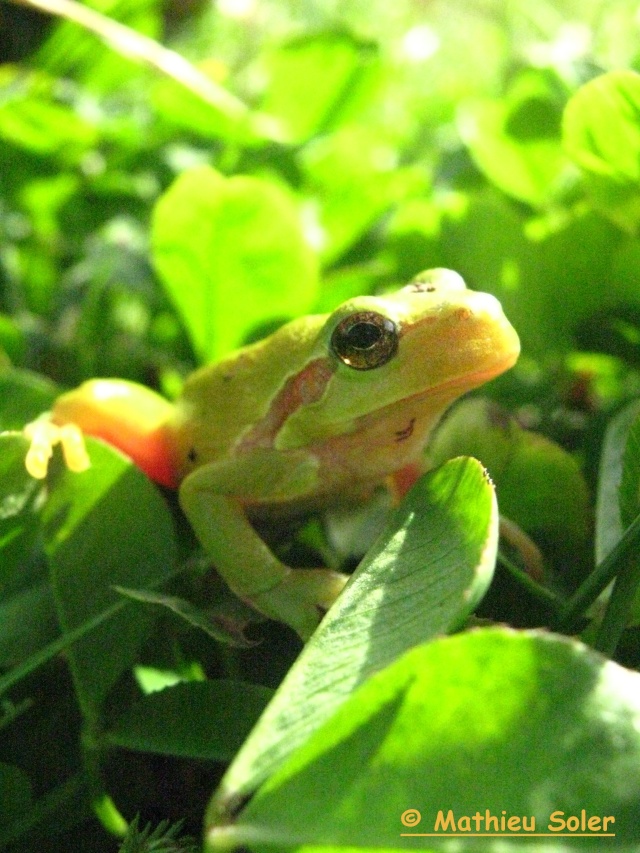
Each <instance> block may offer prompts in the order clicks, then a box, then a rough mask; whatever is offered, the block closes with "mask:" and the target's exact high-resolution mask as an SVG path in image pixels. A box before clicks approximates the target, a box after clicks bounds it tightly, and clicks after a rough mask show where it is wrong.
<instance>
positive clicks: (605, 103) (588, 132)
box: [563, 70, 640, 233]
mask: <svg viewBox="0 0 640 853" xmlns="http://www.w3.org/2000/svg"><path fill="white" fill-rule="evenodd" d="M563 141H564V147H565V149H566V151H567V153H568V154H569V156H570V157H571V158H572V159H573V160H574V162H575V163H576V164H577V165H578V166H579V167H580V168H581V170H582V172H583V174H584V176H585V180H586V183H587V187H588V188H589V191H590V193H591V196H592V198H593V202H594V204H595V205H596V207H597V208H598V209H599V210H601V211H602V212H603V213H604V214H605V215H606V216H608V217H609V218H610V219H611V220H612V221H613V222H615V223H616V224H617V225H618V226H619V227H621V228H623V229H624V230H626V231H629V232H630V233H635V232H636V231H637V228H638V225H639V224H640V75H639V74H636V73H635V72H633V71H623V70H618V71H611V72H609V73H608V74H603V75H601V76H600V77H596V78H595V79H594V80H591V81H590V82H589V83H586V84H585V85H584V86H582V88H580V89H578V91H577V92H576V93H575V95H574V96H573V97H572V98H571V100H570V101H569V103H568V104H567V107H566V110H565V114H564V121H563Z"/></svg>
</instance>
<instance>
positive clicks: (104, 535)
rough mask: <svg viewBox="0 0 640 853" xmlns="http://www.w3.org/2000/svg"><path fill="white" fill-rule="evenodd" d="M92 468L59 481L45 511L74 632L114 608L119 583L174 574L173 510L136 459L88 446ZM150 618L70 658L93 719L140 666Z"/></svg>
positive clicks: (126, 617)
mask: <svg viewBox="0 0 640 853" xmlns="http://www.w3.org/2000/svg"><path fill="white" fill-rule="evenodd" d="M87 444H88V449H89V451H90V455H91V462H92V467H91V468H90V469H89V470H88V471H85V472H84V473H82V474H74V473H71V472H70V471H67V470H64V471H62V472H61V473H59V476H58V477H56V478H55V482H54V484H53V486H52V488H51V494H50V497H49V500H48V502H47V504H46V505H45V508H44V512H43V519H44V525H45V548H46V552H47V556H48V558H49V562H50V565H51V571H52V584H53V588H54V591H55V596H56V606H57V610H58V616H59V620H60V624H61V626H62V628H63V630H64V631H69V630H71V629H73V628H75V627H77V626H79V625H80V624H82V623H83V622H85V621H87V620H89V619H91V618H92V617H94V616H96V615H98V614H99V613H101V612H102V611H104V610H106V609H107V608H109V607H111V606H112V605H113V604H114V603H115V602H116V601H117V600H118V594H117V593H116V592H115V590H114V589H113V587H114V585H116V584H124V585H131V586H144V585H145V584H151V583H154V582H156V583H157V582H158V581H159V580H161V579H162V578H163V577H167V576H168V575H169V574H170V573H171V571H172V570H173V568H174V562H175V558H176V542H175V535H174V530H173V522H172V518H171V514H170V512H169V509H168V507H167V505H166V503H165V501H164V500H163V498H162V497H161V495H160V493H159V492H158V490H157V488H156V487H155V486H154V485H153V484H152V483H151V481H150V480H148V479H147V477H145V476H144V474H142V472H141V471H140V470H139V469H138V468H136V467H135V466H134V465H133V464H132V463H131V461H130V460H128V459H126V458H125V457H124V456H122V455H121V454H119V453H117V452H115V451H114V450H113V449H112V448H110V447H107V446H106V445H104V444H102V443H101V442H97V441H93V440H88V442H87ZM148 629H149V616H148V615H147V614H146V613H143V612H142V611H141V610H140V609H138V608H126V609H123V610H122V611H120V612H118V613H117V614H116V615H115V616H114V617H113V618H112V619H110V620H109V621H108V622H106V623H104V624H103V625H101V626H100V627H98V628H96V629H95V630H94V631H93V632H92V633H91V634H89V635H88V636H86V637H85V638H83V639H81V640H79V641H78V642H77V643H76V644H75V645H74V646H73V648H71V649H70V651H69V653H68V654H69V661H70V664H71V670H72V673H73V676H74V681H75V686H76V691H77V693H78V698H79V701H80V704H81V707H82V708H83V711H84V713H85V715H86V716H88V717H89V719H93V718H95V714H96V713H97V710H98V708H99V706H100V704H101V702H102V700H103V699H104V697H105V696H106V693H107V692H108V690H109V689H110V688H111V686H112V685H113V684H114V682H115V681H116V680H117V678H118V677H119V676H120V675H121V674H122V672H123V671H124V670H125V669H126V668H127V667H128V666H130V665H131V663H132V662H133V660H134V659H135V655H136V651H137V649H138V646H139V644H140V643H141V642H142V640H143V639H144V638H145V637H146V635H147V631H148Z"/></svg>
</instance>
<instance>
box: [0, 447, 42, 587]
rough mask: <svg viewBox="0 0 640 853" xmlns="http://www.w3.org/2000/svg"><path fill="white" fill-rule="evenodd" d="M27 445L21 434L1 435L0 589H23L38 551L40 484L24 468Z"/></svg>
mask: <svg viewBox="0 0 640 853" xmlns="http://www.w3.org/2000/svg"><path fill="white" fill-rule="evenodd" d="M28 448H29V442H28V441H27V440H26V439H25V438H24V437H23V436H22V435H20V434H17V433H5V434H2V435H0V589H2V590H3V593H4V594H5V595H7V594H8V592H9V591H10V590H12V589H16V588H17V589H19V588H21V587H22V586H24V582H25V581H24V580H23V578H25V577H28V576H29V575H30V568H31V562H32V560H33V557H34V553H36V551H37V547H36V546H37V540H38V535H39V530H40V519H39V516H38V512H37V503H38V501H39V499H40V498H41V496H42V483H39V482H38V481H37V480H34V479H33V478H32V477H31V476H30V475H29V474H28V473H27V469H26V468H25V464H24V460H25V457H26V454H27V450H28Z"/></svg>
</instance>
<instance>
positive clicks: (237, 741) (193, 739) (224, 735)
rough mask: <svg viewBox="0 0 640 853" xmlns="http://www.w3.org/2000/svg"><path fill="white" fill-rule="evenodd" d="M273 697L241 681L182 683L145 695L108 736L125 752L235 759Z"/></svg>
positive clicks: (111, 742)
mask: <svg viewBox="0 0 640 853" xmlns="http://www.w3.org/2000/svg"><path fill="white" fill-rule="evenodd" d="M272 694H273V691H272V690H269V689H268V688H266V687H260V686H258V685H255V684H244V683H242V682H239V681H199V682H196V681H194V682H189V683H181V684H177V685H175V686H174V687H166V688H165V689H164V690H160V691H158V692H155V693H151V694H149V695H148V696H145V698H144V699H141V700H140V701H139V702H137V703H136V704H135V705H133V706H132V707H131V708H129V709H128V710H127V712H126V713H125V714H124V715H123V716H122V717H120V718H119V719H118V720H117V722H116V723H115V725H113V726H111V728H110V729H109V731H108V733H107V735H106V737H107V740H108V742H109V743H110V744H111V745H113V746H120V747H124V748H125V749H136V750H141V751H143V752H157V753H160V754H162V755H178V756H182V757H186V758H204V759H208V760H213V761H231V759H232V758H233V756H234V755H235V753H236V752H237V751H238V749H239V748H240V747H241V746H242V742H243V741H244V739H245V738H246V736H247V734H248V733H249V732H250V730H251V729H252V728H253V726H254V724H255V723H256V721H257V719H258V717H259V716H260V714H261V713H262V711H263V709H264V707H265V705H266V704H267V702H268V701H269V699H270V698H271V696H272Z"/></svg>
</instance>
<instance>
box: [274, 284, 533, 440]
mask: <svg viewBox="0 0 640 853" xmlns="http://www.w3.org/2000/svg"><path fill="white" fill-rule="evenodd" d="M519 352H520V341H519V339H518V335H517V333H516V331H515V330H514V328H513V327H512V326H511V324H510V323H509V321H508V320H507V318H506V317H505V315H504V313H503V311H502V306H501V305H500V303H499V302H498V300H497V299H496V298H495V297H494V296H491V295H490V294H488V293H479V292H475V291H472V290H468V289H467V287H466V285H465V283H464V280H463V279H462V278H461V276H459V275H458V274H457V273H455V272H452V271H451V270H445V269H435V270H429V271H427V272H424V273H421V274H420V275H418V276H416V278H415V279H414V280H413V281H412V282H411V283H410V284H409V285H407V286H406V287H403V288H402V289H401V290H398V291H396V292H395V293H392V294H389V295H386V296H362V297H357V298H355V299H351V300H349V301H348V302H345V303H344V304H343V305H341V306H340V307H339V308H338V309H336V311H334V312H333V313H332V314H331V315H330V316H329V317H328V319H327V320H326V322H325V323H324V326H323V327H322V328H321V329H320V331H319V334H318V337H317V339H316V344H315V348H314V356H315V357H317V359H318V360H321V359H327V357H328V359H329V361H330V363H331V365H332V370H331V376H330V378H329V380H328V381H327V383H326V386H325V387H324V390H323V393H322V394H321V396H320V397H319V398H318V399H316V400H313V401H311V402H309V403H308V404H307V405H303V406H301V407H300V408H299V409H297V411H295V412H292V413H291V414H290V416H289V418H288V419H287V422H286V423H285V424H284V425H283V427H282V430H281V432H280V435H279V436H278V440H277V443H278V445H279V446H281V447H295V446H301V445H303V444H309V443H311V442H313V441H317V440H320V441H321V440H323V439H324V438H328V437H331V436H336V435H340V434H343V433H349V432H351V431H353V430H355V429H357V428H358V427H357V422H358V419H359V418H362V417H363V416H367V415H371V414H372V413H374V412H379V411H381V410H383V409H387V407H393V406H394V404H400V403H402V402H404V401H408V400H410V399H413V398H415V400H416V402H419V404H420V406H421V410H422V411H423V412H424V413H425V414H426V415H427V416H429V415H433V417H432V420H433V421H435V420H437V418H438V417H439V415H440V414H441V413H442V412H443V411H444V410H445V409H446V408H447V407H448V406H449V405H450V404H451V403H452V402H453V401H454V400H455V399H457V398H458V397H459V396H460V395H461V394H464V393H465V392H466V391H469V390H471V389H472V388H476V387H477V386H479V385H482V384H483V383H484V382H487V381H488V380H490V379H493V378H494V377H495V376H498V375H499V374H500V373H503V372H504V371H505V370H507V369H508V368H510V367H511V366H512V365H513V364H514V363H515V361H516V360H517V358H518V355H519ZM327 354H328V356H327Z"/></svg>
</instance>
